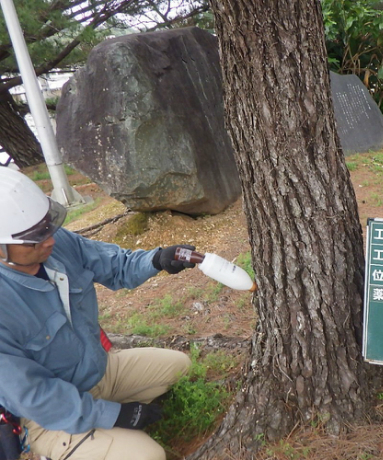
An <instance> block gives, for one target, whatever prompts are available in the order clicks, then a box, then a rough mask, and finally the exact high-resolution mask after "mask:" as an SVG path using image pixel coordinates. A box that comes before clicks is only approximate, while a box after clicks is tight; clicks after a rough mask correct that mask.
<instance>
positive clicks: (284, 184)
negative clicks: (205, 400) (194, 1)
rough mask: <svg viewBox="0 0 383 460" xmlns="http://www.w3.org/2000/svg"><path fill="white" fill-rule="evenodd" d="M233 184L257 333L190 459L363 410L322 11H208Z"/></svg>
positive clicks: (274, 3) (351, 263)
mask: <svg viewBox="0 0 383 460" xmlns="http://www.w3.org/2000/svg"><path fill="white" fill-rule="evenodd" d="M210 3H211V6H212V9H213V12H214V16H215V20H216V30H217V34H218V38H219V44H220V54H221V64H222V71H223V78H224V90H225V106H226V116H227V118H226V121H227V127H228V130H229V132H230V134H231V137H232V140H233V145H234V149H235V151H236V158H237V164H238V169H239V174H240V177H241V180H242V187H243V195H244V207H245V213H246V216H247V222H248V229H249V237H250V244H251V247H252V256H253V265H254V270H255V273H256V282H257V284H258V286H259V291H258V294H257V297H258V298H257V305H258V307H257V308H258V314H259V322H258V326H257V329H256V331H255V332H254V336H253V340H252V351H251V360H250V363H251V364H250V367H249V369H248V370H247V374H246V375H245V377H244V382H243V387H242V390H241V391H240V393H239V394H238V395H237V398H236V402H235V404H233V405H232V407H231V408H230V409H229V412H228V414H227V416H226V418H225V419H224V421H223V423H222V425H221V426H220V428H219V429H218V431H217V433H216V434H215V435H213V436H212V437H211V439H210V440H209V441H208V442H207V443H206V444H205V445H204V446H202V447H201V448H200V449H199V450H198V451H197V452H196V453H195V454H193V455H191V456H190V457H189V460H194V459H198V460H204V459H218V458H219V459H220V460H222V459H226V458H230V459H232V458H236V459H240V458H241V459H242V458H246V459H247V458H252V456H253V453H254V451H255V450H256V449H257V447H258V443H259V439H261V438H263V437H265V438H266V439H269V440H275V439H278V438H279V437H281V436H283V435H285V434H287V433H288V432H289V431H290V430H291V429H292V428H293V427H294V426H295V424H296V423H297V422H303V423H305V422H308V421H310V420H318V419H319V420H321V421H325V422H326V426H327V428H328V429H329V430H331V432H332V433H339V432H340V431H341V430H342V429H343V427H344V426H345V424H346V423H347V422H352V421H355V420H358V419H361V418H362V417H364V415H365V414H366V413H367V412H368V410H369V408H370V399H369V398H370V393H369V392H368V391H367V381H368V379H367V372H366V367H365V365H364V364H363V360H362V357H361V327H362V314H361V312H362V303H363V272H364V255H363V239H362V231H361V226H360V223H359V218H358V211H357V203H356V198H355V195H354V190H353V187H352V184H351V182H350V177H349V173H348V170H347V168H346V166H345V161H344V157H343V154H342V151H341V147H340V142H339V139H338V136H337V133H336V130H335V122H334V115H333V107H332V101H331V93H330V84H329V74H328V69H327V62H326V57H325V54H326V52H325V45H324V33H323V24H322V14H321V10H320V3H319V0H247V1H246V0H210Z"/></svg>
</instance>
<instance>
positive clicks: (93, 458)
mask: <svg viewBox="0 0 383 460" xmlns="http://www.w3.org/2000/svg"><path fill="white" fill-rule="evenodd" d="M189 367H190V360H189V358H188V356H187V355H185V354H184V353H181V352H178V351H174V350H165V349H161V348H133V349H129V350H121V351H113V350H112V351H110V352H109V353H108V365H107V369H106V372H105V375H104V377H103V378H102V379H101V381H100V382H99V383H98V384H97V385H96V386H95V387H94V388H92V389H91V390H90V393H92V395H93V396H94V398H96V399H106V400H109V401H116V402H121V403H122V402H132V401H140V402H142V403H149V402H151V401H152V400H153V399H154V398H156V397H157V396H160V395H161V394H163V393H165V392H166V391H167V390H168V389H169V387H170V386H171V385H172V384H174V383H176V382H177V380H178V379H179V378H180V377H181V376H182V375H185V374H186V373H187V371H188V369H189ZM21 421H22V426H23V425H25V426H26V427H27V428H28V435H29V438H28V442H29V444H30V446H31V450H32V452H34V453H36V454H40V455H44V456H46V457H48V458H50V459H52V460H64V459H66V458H67V456H68V454H69V453H70V452H71V451H72V450H73V448H74V447H75V446H77V444H78V443H80V441H82V440H83V439H84V438H85V437H86V436H87V435H88V437H87V438H86V439H85V441H83V442H82V444H80V445H79V446H78V447H77V448H76V450H75V451H74V452H73V453H72V454H71V455H70V457H68V460H165V459H166V455H165V451H164V449H163V448H162V447H161V446H160V445H159V444H158V443H157V442H155V441H154V440H153V439H151V438H150V436H148V435H147V434H146V433H145V432H144V431H140V430H129V429H123V428H112V429H110V430H104V429H96V430H95V431H94V433H93V434H91V433H82V434H76V435H70V434H68V433H65V432H64V431H49V430H45V429H44V428H42V427H41V426H39V425H37V423H35V422H33V421H31V420H26V419H22V420H21Z"/></svg>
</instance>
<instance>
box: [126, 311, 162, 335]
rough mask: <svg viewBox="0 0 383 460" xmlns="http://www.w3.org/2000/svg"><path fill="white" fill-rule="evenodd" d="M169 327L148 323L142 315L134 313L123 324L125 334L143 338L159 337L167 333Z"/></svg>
mask: <svg viewBox="0 0 383 460" xmlns="http://www.w3.org/2000/svg"><path fill="white" fill-rule="evenodd" d="M169 329H170V328H169V326H166V325H164V324H158V323H154V324H153V323H152V322H149V321H148V320H147V319H146V318H145V317H144V316H143V315H140V314H139V313H134V314H133V315H132V316H131V317H130V318H129V319H128V321H127V323H126V324H125V333H128V334H134V335H143V336H144V337H161V336H164V335H167V334H168V333H169Z"/></svg>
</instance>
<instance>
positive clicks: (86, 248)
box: [55, 228, 159, 290]
mask: <svg viewBox="0 0 383 460" xmlns="http://www.w3.org/2000/svg"><path fill="white" fill-rule="evenodd" d="M56 235H57V236H55V239H56V242H57V243H58V244H57V246H58V250H61V249H60V248H63V249H62V250H63V255H65V256H66V257H68V256H69V257H70V258H71V260H75V261H77V262H80V260H81V263H82V266H83V268H85V269H88V270H90V271H92V272H93V273H94V281H96V282H97V283H100V284H102V285H104V286H106V287H108V288H109V289H113V290H116V289H121V288H127V289H133V288H135V287H137V286H139V285H141V284H142V283H144V282H145V281H146V280H148V279H149V278H151V277H152V276H155V275H157V274H158V273H159V271H158V270H157V269H156V268H154V266H153V263H152V260H153V256H154V254H155V253H156V252H157V251H158V249H159V248H155V249H153V250H150V251H145V250H142V249H138V250H136V251H131V250H130V249H122V248H120V247H119V246H117V245H116V244H110V243H104V242H101V241H95V240H89V239H87V238H84V237H82V236H80V235H77V234H74V233H71V232H69V231H68V230H65V229H63V228H62V229H60V230H59V231H58V232H57V234H56ZM70 253H72V254H70Z"/></svg>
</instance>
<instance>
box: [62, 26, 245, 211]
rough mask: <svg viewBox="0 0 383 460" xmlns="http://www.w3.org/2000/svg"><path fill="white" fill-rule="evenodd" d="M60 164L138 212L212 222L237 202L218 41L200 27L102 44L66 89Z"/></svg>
mask: <svg viewBox="0 0 383 460" xmlns="http://www.w3.org/2000/svg"><path fill="white" fill-rule="evenodd" d="M57 141H58V145H59V148H60V150H61V152H62V154H63V158H64V161H65V162H66V163H69V164H71V165H73V166H74V167H75V168H76V169H78V170H79V171H80V172H82V173H83V174H85V175H87V176H89V177H90V178H91V179H92V180H94V181H95V182H96V183H97V184H98V185H100V186H101V187H102V188H103V189H104V190H105V191H106V192H107V193H108V194H109V195H110V196H112V197H114V198H116V199H117V200H120V201H122V202H123V203H124V204H125V205H126V206H127V207H129V208H131V209H132V210H135V211H152V210H165V209H170V210H175V211H179V212H183V213H187V214H191V215H198V214H204V213H207V214H216V213H219V212H221V211H222V210H223V209H225V208H226V207H227V206H228V205H230V204H232V203H233V202H235V201H236V200H237V199H238V197H239V196H240V193H241V190H240V182H239V177H238V173H237V169H236V165H235V160H234V156H233V150H232V146H231V142H230V139H229V137H228V135H227V133H226V131H225V129H224V114H223V99H222V82H221V73H220V66H219V56H218V48H217V41H216V38H215V37H214V36H213V35H211V34H210V33H208V32H206V31H203V30H201V29H198V28H196V27H191V28H184V29H176V30H171V31H164V32H152V33H145V34H133V35H126V36H123V37H119V38H115V39H110V40H106V41H105V42H103V43H101V44H100V45H98V46H97V47H95V48H94V49H93V51H92V52H91V53H90V56H89V58H88V61H87V64H86V66H85V67H84V68H83V69H81V70H79V71H77V72H76V73H75V75H74V77H73V78H72V79H71V80H69V82H67V83H66V85H65V86H64V88H63V92H62V97H61V99H60V102H59V104H58V107H57Z"/></svg>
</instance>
